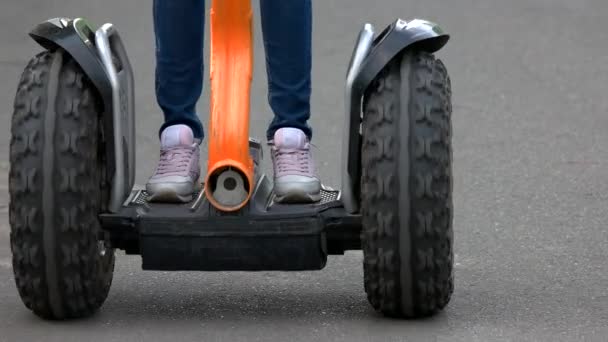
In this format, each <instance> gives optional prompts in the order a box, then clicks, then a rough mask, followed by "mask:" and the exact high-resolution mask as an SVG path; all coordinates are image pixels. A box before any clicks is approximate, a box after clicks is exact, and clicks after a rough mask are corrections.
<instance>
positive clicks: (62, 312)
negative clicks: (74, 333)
mask: <svg viewBox="0 0 608 342" xmlns="http://www.w3.org/2000/svg"><path fill="white" fill-rule="evenodd" d="M53 58H54V52H49V51H45V52H42V53H40V54H38V55H37V56H35V57H34V58H33V59H32V60H31V61H30V62H29V63H28V65H27V66H26V68H25V70H24V72H23V74H22V76H21V80H20V83H19V86H18V89H17V94H16V98H15V103H14V113H13V117H12V127H11V133H12V137H11V145H10V161H11V167H10V172H9V194H10V205H9V213H10V219H9V220H10V225H11V234H10V240H11V250H12V253H13V271H14V276H15V281H16V284H17V288H18V291H19V294H20V296H21V298H22V301H23V302H24V304H25V306H26V307H27V308H29V309H31V310H32V311H33V312H34V313H36V314H37V315H39V316H41V317H43V318H46V319H69V318H80V317H86V316H89V315H91V314H93V313H94V312H95V311H96V310H97V309H98V308H99V307H100V306H101V305H102V304H103V302H104V301H105V299H106V297H107V295H108V292H109V289H110V285H111V282H112V274H113V270H114V251H113V250H112V249H108V250H106V254H105V256H101V255H100V254H99V252H100V250H99V244H98V237H99V230H100V224H99V221H98V213H99V211H100V209H101V196H102V194H101V189H100V184H101V177H102V165H101V164H100V159H99V151H98V143H99V141H98V140H99V132H98V125H99V118H100V110H99V108H100V103H99V101H98V97H97V96H96V92H95V90H94V88H93V86H92V85H91V84H90V83H89V81H88V79H87V78H86V76H85V75H84V73H83V71H82V69H81V68H80V67H79V66H78V64H77V63H76V62H75V61H74V60H73V59H71V58H70V57H69V56H68V55H67V54H64V58H63V64H62V66H61V71H60V73H59V79H58V84H57V94H56V100H55V101H52V99H51V101H49V99H48V98H47V97H48V95H47V91H48V87H49V71H50V68H51V64H52V61H53ZM53 103H54V105H55V108H54V110H55V113H56V115H55V133H54V136H53V141H52V142H45V141H44V139H45V130H44V127H45V112H46V108H47V106H49V105H52V104H53ZM45 143H52V144H53V145H54V150H53V152H54V155H53V170H52V173H51V174H52V175H53V178H52V188H51V189H52V191H51V196H52V198H53V203H54V204H53V207H52V208H53V222H52V227H47V228H50V229H53V234H52V235H47V236H52V237H53V239H52V241H45V235H44V234H43V230H44V226H45V223H44V220H45V218H44V215H43V199H44V197H43V185H44V184H43V182H44V179H43V169H42V168H43V154H44V153H43V152H44V147H45ZM45 244H47V245H46V246H47V247H46V250H47V251H48V250H52V251H53V252H54V260H55V263H54V267H51V268H52V269H49V266H48V265H47V262H46V261H47V257H49V256H47V255H45ZM49 247H50V248H49ZM52 279H55V282H56V284H50V282H51V281H52ZM50 285H53V287H54V288H55V289H56V292H55V293H54V294H53V292H54V291H49V286H50ZM51 296H53V298H51ZM53 301H55V306H53V304H52V302H53ZM57 305H58V306H59V307H57Z"/></svg>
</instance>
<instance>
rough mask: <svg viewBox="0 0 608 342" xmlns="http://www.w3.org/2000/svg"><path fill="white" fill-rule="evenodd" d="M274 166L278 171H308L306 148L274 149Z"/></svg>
mask: <svg viewBox="0 0 608 342" xmlns="http://www.w3.org/2000/svg"><path fill="white" fill-rule="evenodd" d="M274 157H275V166H276V168H277V171H279V172H303V173H309V172H310V169H309V166H310V165H309V161H308V150H301V149H289V148H281V149H276V150H274Z"/></svg>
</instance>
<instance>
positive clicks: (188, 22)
mask: <svg viewBox="0 0 608 342" xmlns="http://www.w3.org/2000/svg"><path fill="white" fill-rule="evenodd" d="M153 6H154V9H153V16H154V31H155V37H156V74H155V78H156V81H155V83H156V99H157V102H158V104H159V106H160V108H161V110H162V111H163V114H164V118H165V122H164V124H163V125H162V127H161V131H162V130H163V129H164V128H165V127H167V126H170V125H175V124H185V125H188V126H190V128H192V130H193V132H194V136H195V138H199V139H202V137H203V126H202V124H201V121H200V119H199V117H198V115H197V113H196V103H197V102H198V100H199V98H200V96H201V91H202V87H203V44H204V29H205V1H204V0H154V4H153Z"/></svg>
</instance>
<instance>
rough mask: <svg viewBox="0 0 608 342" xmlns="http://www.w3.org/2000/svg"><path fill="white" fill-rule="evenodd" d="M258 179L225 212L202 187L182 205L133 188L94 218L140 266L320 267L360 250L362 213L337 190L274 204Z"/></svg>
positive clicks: (265, 181) (269, 188)
mask: <svg viewBox="0 0 608 342" xmlns="http://www.w3.org/2000/svg"><path fill="white" fill-rule="evenodd" d="M250 145H252V146H253V147H252V150H254V151H255V150H256V149H259V148H260V146H259V144H257V143H255V142H250ZM255 155H256V157H254V158H255V159H254V160H255V161H256V164H257V163H258V162H259V159H258V158H259V157H257V156H260V155H261V153H255ZM257 180H258V181H257V184H256V188H255V190H254V193H253V197H252V198H251V200H250V202H249V203H248V205H247V206H246V207H244V208H242V209H240V210H239V211H237V212H231V213H226V212H222V211H218V210H217V209H215V207H214V206H213V205H211V203H209V201H208V200H207V197H206V196H205V194H204V185H201V188H200V190H199V192H198V193H197V194H196V195H195V197H194V200H193V201H191V202H190V203H184V204H171V203H154V202H149V201H148V194H147V193H146V191H145V190H143V189H141V190H134V191H133V192H132V193H131V195H130V196H129V197H128V198H127V200H126V201H125V204H124V206H123V207H122V208H121V210H120V211H118V212H117V213H115V214H102V215H101V216H100V217H101V222H102V226H103V228H104V230H106V231H107V232H108V233H109V237H110V241H111V244H112V246H114V247H116V248H120V249H124V250H125V251H126V252H127V253H129V254H141V257H142V268H143V269H145V270H201V271H222V270H223V271H227V270H242V271H259V270H284V271H297V270H319V269H322V268H323V267H324V266H325V263H326V260H327V255H328V254H343V253H344V251H345V250H349V249H360V248H361V243H360V237H359V236H360V231H361V217H360V215H348V214H347V213H346V212H345V210H344V208H343V205H342V202H341V201H340V192H339V191H337V190H333V189H330V188H326V187H324V188H323V189H322V190H321V201H320V202H317V203H311V204H279V203H275V202H274V201H273V198H274V194H273V192H272V181H271V180H270V179H269V178H268V177H267V176H266V175H259V176H258V177H257Z"/></svg>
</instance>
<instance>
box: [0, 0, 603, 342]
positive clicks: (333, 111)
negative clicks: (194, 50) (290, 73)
mask: <svg viewBox="0 0 608 342" xmlns="http://www.w3.org/2000/svg"><path fill="white" fill-rule="evenodd" d="M255 3H256V11H257V2H255ZM314 12H315V18H314V21H315V29H314V52H313V53H314V92H313V110H314V116H313V119H312V125H313V127H314V129H315V144H316V145H317V146H318V150H317V151H316V157H317V160H318V164H319V165H320V166H321V175H322V177H323V180H324V182H325V183H327V184H329V185H333V186H337V185H339V165H338V164H337V163H336V156H338V155H339V154H340V144H339V143H338V140H337V139H338V138H337V137H341V130H342V122H341V120H342V111H343V104H342V101H341V100H342V86H343V80H344V75H345V70H346V63H347V62H348V58H349V56H350V53H351V49H352V44H353V41H354V39H355V35H356V33H357V31H358V29H359V27H360V25H361V24H362V23H363V22H364V21H369V22H372V23H374V24H376V26H378V27H380V26H383V25H385V24H387V23H389V22H390V21H392V20H393V19H394V18H395V17H396V16H399V17H402V18H404V19H410V18H413V17H423V18H426V19H431V20H433V21H436V22H439V23H440V24H441V25H442V26H443V27H444V29H445V30H447V31H449V32H450V33H451V34H452V40H451V41H450V42H449V44H448V45H447V46H446V48H445V49H444V50H442V51H441V52H440V53H439V54H438V55H439V56H440V57H441V58H442V59H443V60H444V62H445V63H446V65H447V67H448V70H449V72H450V74H451V78H452V84H453V93H454V95H453V96H454V98H453V101H454V113H453V123H454V163H455V164H454V170H455V177H456V182H455V186H454V201H455V220H454V225H455V248H456V259H455V261H456V266H455V267H456V284H455V292H454V296H453V300H452V302H451V303H450V304H449V306H448V307H447V309H446V310H445V311H444V312H443V313H442V314H440V315H438V316H436V317H434V318H431V319H427V320H423V321H396V320H388V319H384V318H382V317H381V316H379V315H377V314H375V313H374V312H373V311H372V309H370V307H369V305H368V303H367V301H366V298H365V294H364V291H363V274H362V255H361V253H356V252H353V253H348V254H347V255H345V256H340V257H333V258H331V259H330V261H329V264H328V266H327V268H326V269H325V270H323V271H321V272H302V273H265V272H262V273H162V272H143V271H141V270H140V260H139V258H138V257H131V256H129V257H127V256H124V255H123V254H122V253H120V254H119V257H118V260H117V265H116V273H115V277H114V283H113V286H112V290H111V292H110V296H109V298H108V300H107V302H106V304H105V306H104V307H103V308H102V310H101V311H100V313H99V314H98V315H96V316H94V317H93V318H91V319H87V320H81V321H75V322H69V323H49V322H44V321H41V320H39V319H37V318H36V317H35V316H34V315H33V314H31V313H30V312H29V311H27V310H26V309H25V307H24V306H23V305H22V303H21V301H20V299H19V297H18V295H17V290H16V288H15V285H14V281H13V276H12V270H11V266H10V260H11V259H10V249H9V241H8V230H9V227H8V213H7V204H8V195H7V178H8V175H7V172H8V144H9V140H10V132H9V123H10V115H11V112H12V101H13V96H14V93H15V89H16V84H17V80H18V77H19V74H20V73H21V70H22V69H23V67H24V66H25V64H26V62H27V60H28V59H29V58H30V57H31V56H32V55H33V54H34V53H36V52H37V51H38V47H37V46H36V45H35V44H34V43H33V42H32V41H31V40H30V39H29V38H28V37H27V35H26V32H27V30H28V29H30V28H31V27H33V26H34V25H35V24H37V23H38V22H39V21H42V20H44V19H46V18H49V17H54V16H85V17H88V18H90V19H91V20H92V21H93V22H94V23H96V24H101V23H103V22H107V21H111V22H113V23H114V24H115V25H117V27H118V29H119V30H120V32H121V33H122V36H123V38H124V39H125V41H126V43H127V44H128V49H129V53H130V56H131V58H132V61H133V63H134V65H135V68H136V70H135V72H136V81H137V113H138V114H137V115H138V119H137V124H138V126H137V132H138V133H137V141H138V144H139V145H138V153H139V155H138V158H137V162H138V166H139V168H138V171H137V180H138V182H139V183H144V182H145V180H146V177H147V176H149V175H150V172H151V171H152V167H153V164H154V163H155V161H156V158H157V154H158V141H157V138H156V137H157V135H156V131H157V127H158V126H159V125H160V123H161V115H160V112H159V110H158V108H157V107H156V102H155V99H154V93H153V90H154V85H153V71H154V58H153V57H154V55H153V52H154V48H153V42H154V40H153V35H152V22H151V1H122V0H104V1H82V0H53V1H35V0H20V1H8V0H6V1H2V4H0V80H1V82H0V108H1V109H0V129H1V130H2V131H1V132H2V133H1V134H0V177H1V178H2V181H1V182H0V317H1V319H0V341H38V340H45V341H66V342H67V341H139V340H141V341H143V340H145V341H162V340H169V339H171V340H176V341H177V340H183V341H195V340H196V341H212V340H223V341H254V340H259V341H270V340H272V341H329V340H331V341H417V340H423V341H426V340H430V341H489V340H517V341H520V340H521V341H579V340H588V341H607V340H608V233H607V232H606V224H605V222H606V221H607V220H608V172H607V171H606V167H607V166H608V133H607V128H608V96H606V94H607V92H606V86H605V85H606V84H608V36H607V35H606V32H608V23H606V21H605V17H606V16H607V15H608V2H606V1H605V0H577V1H571V0H510V1H498V0H491V1H488V0H452V1H440V0H426V1H413V0H384V1H376V2H373V1H362V0H331V1H329V0H327V1H317V2H315V4H314ZM255 34H256V36H257V37H258V38H259V37H260V35H261V33H260V28H259V20H258V21H257V24H256V32H255ZM262 56H263V50H262V46H261V44H260V39H257V43H256V68H255V80H254V84H253V90H252V95H253V101H252V111H253V113H254V117H253V118H252V133H253V134H254V135H256V136H259V137H263V134H264V130H265V126H266V124H267V123H268V121H269V119H270V111H269V109H268V106H267V104H266V80H265V72H264V66H263V62H262V61H263V57H262ZM207 89H208V88H207ZM207 100H208V94H207V93H205V97H204V98H203V99H201V102H200V105H199V107H200V110H201V113H206V109H207V108H208V101H207ZM202 115H203V116H204V117H205V118H206V117H207V116H206V114H202Z"/></svg>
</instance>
